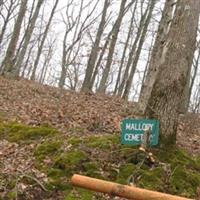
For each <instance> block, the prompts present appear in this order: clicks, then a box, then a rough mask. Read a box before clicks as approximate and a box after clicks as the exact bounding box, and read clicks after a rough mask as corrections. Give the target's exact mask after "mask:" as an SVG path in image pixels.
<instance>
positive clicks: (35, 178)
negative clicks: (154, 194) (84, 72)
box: [0, 77, 200, 200]
mask: <svg viewBox="0 0 200 200" xmlns="http://www.w3.org/2000/svg"><path fill="white" fill-rule="evenodd" d="M61 93H62V95H60V94H61ZM136 107H137V103H127V102H125V101H123V100H121V99H120V98H117V97H111V96H105V95H96V94H92V93H91V94H83V93H75V92H72V91H67V90H64V91H62V92H61V91H60V90H59V89H58V88H54V87H50V86H44V85H40V84H38V83H35V82H31V81H28V80H9V79H5V78H2V77H0V139H1V140H0V199H1V198H2V199H19V200H21V199H48V200H50V199H66V200H73V199H83V200H84V199H85V200H90V199H101V198H102V199H117V198H114V197H106V196H103V197H102V196H101V195H99V194H93V193H89V192H85V191H84V190H80V189H78V190H76V189H73V188H72V186H71V185H70V184H69V182H70V177H71V176H72V174H73V173H82V174H85V175H89V176H93V177H97V178H102V179H106V180H113V181H116V182H119V183H123V184H126V183H127V179H128V178H129V177H130V175H131V174H132V173H133V171H137V173H138V171H139V172H140V173H141V174H142V178H141V177H140V180H139V178H138V180H137V181H138V184H136V182H137V181H136V182H135V183H134V184H135V185H137V186H139V187H144V188H148V189H154V190H158V191H162V192H168V193H172V194H177V195H181V196H187V197H194V196H195V192H196V187H197V185H200V175H199V171H200V115H199V114H192V113H188V114H187V115H185V116H181V117H180V123H179V128H178V137H177V146H178V147H179V148H181V149H184V150H186V152H187V153H186V152H185V151H182V150H177V149H172V150H171V151H169V152H165V151H163V152H162V151H159V152H158V151H157V150H152V151H153V152H154V153H155V155H156V159H158V160H159V161H160V162H161V163H163V162H165V161H166V162H167V163H168V164H169V163H170V164H171V166H172V168H171V174H170V177H169V179H168V180H166V178H165V179H164V178H163V177H166V174H165V173H166V169H163V167H160V166H156V168H155V170H152V169H151V168H148V166H146V167H144V168H141V169H138V168H137V163H134V162H135V160H134V162H133V161H131V160H132V159H133V157H134V156H135V155H136V153H137V151H138V150H137V149H136V148H130V147H126V146H122V145H120V121H121V120H122V119H124V118H127V117H131V118H139V117H140V116H138V115H136V114H135V110H136ZM127 155H129V156H127ZM130 157H131V159H130ZM163 159H164V160H163ZM166 166H167V165H166ZM147 168H148V170H147ZM179 168H180V169H179ZM183 169H185V171H184V170H183ZM152 176H155V180H154V179H153V180H152V178H151V177H152ZM158 176H159V177H160V178H159V179H158ZM180 176H181V177H180ZM182 176H185V177H187V178H186V179H185V182H184V181H183V182H181V184H182V186H180V184H179V183H178V182H177V180H176V179H178V181H180V180H179V179H180V178H182ZM136 179H137V178H136ZM190 183H191V185H192V186H191V187H190V185H189V184H190ZM185 188H189V189H185Z"/></svg>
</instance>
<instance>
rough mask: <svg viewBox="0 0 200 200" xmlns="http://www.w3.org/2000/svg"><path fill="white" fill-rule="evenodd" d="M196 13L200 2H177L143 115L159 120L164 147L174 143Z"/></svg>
mask: <svg viewBox="0 0 200 200" xmlns="http://www.w3.org/2000/svg"><path fill="white" fill-rule="evenodd" d="M199 13H200V1H199V0H195V1H191V0H179V1H178V3H177V6H176V10H175V14H174V19H173V21H172V24H171V27H170V30H169V33H168V37H167V44H168V45H167V46H166V47H165V54H164V59H163V58H161V59H163V61H162V62H160V61H159V60H158V61H157V62H159V67H158V74H157V77H156V79H155V82H154V85H153V89H152V92H151V96H150V99H149V100H148V105H147V108H146V110H145V115H146V117H149V118H155V119H159V120H160V124H161V127H160V139H161V141H160V142H161V144H162V145H163V146H167V145H169V144H173V143H175V141H176V130H177V125H178V117H179V114H180V108H181V103H182V100H183V98H184V89H185V86H186V84H187V78H188V77H187V76H188V75H189V73H188V72H190V68H191V65H192V61H193V56H194V51H195V46H196V38H197V28H198V22H199Z"/></svg>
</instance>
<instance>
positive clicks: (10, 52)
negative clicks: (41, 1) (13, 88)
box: [2, 0, 28, 76]
mask: <svg viewBox="0 0 200 200" xmlns="http://www.w3.org/2000/svg"><path fill="white" fill-rule="evenodd" d="M27 2H28V0H21V4H20V9H19V14H18V16H17V20H16V22H15V25H14V30H13V34H12V37H11V40H10V42H9V45H8V48H7V51H6V56H5V59H4V61H3V63H2V69H3V72H2V74H4V75H5V74H7V75H9V76H13V67H14V63H15V61H14V57H15V51H16V46H17V42H18V39H19V35H20V30H21V25H22V21H23V18H24V16H25V13H26V6H27Z"/></svg>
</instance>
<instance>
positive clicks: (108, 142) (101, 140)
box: [84, 135, 120, 150]
mask: <svg viewBox="0 0 200 200" xmlns="http://www.w3.org/2000/svg"><path fill="white" fill-rule="evenodd" d="M119 143H120V141H119V136H118V135H106V136H102V135H100V136H90V137H88V138H86V139H85V140H84V144H86V145H87V146H88V147H91V148H99V149H104V150H106V149H111V148H112V146H113V145H115V144H119Z"/></svg>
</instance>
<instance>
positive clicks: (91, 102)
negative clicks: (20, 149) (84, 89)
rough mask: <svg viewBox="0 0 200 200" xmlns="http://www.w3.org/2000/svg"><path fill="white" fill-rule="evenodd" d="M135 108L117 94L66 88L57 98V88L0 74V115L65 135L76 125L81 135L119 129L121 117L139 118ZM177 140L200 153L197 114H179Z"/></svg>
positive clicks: (111, 131) (75, 127)
mask: <svg viewBox="0 0 200 200" xmlns="http://www.w3.org/2000/svg"><path fill="white" fill-rule="evenodd" d="M136 108H137V104H136V103H127V102H125V101H123V100H122V99H120V98H117V97H109V96H105V95H94V94H83V93H75V92H72V91H68V90H64V91H63V92H62V95H61V98H60V91H59V89H58V88H54V87H50V86H44V85H40V84H38V83H35V82H32V81H28V80H20V81H19V80H8V79H5V78H3V77H0V117H2V118H4V119H7V120H16V121H18V122H22V123H24V124H27V125H33V126H39V125H42V124H49V125H51V126H53V127H55V128H57V129H58V130H60V131H62V132H64V133H66V134H72V133H73V129H78V128H80V129H81V132H84V134H98V133H100V134H103V133H116V132H120V129H119V123H120V120H121V119H123V118H126V117H132V118H134V117H139V116H137V115H136V114H135V113H134V110H135V109H136ZM77 134H78V133H77V132H76V135H77ZM81 134H82V133H81ZM177 143H178V145H179V146H180V147H182V148H186V149H187V150H188V151H189V152H190V153H192V154H200V114H187V115H185V116H182V117H181V119H180V125H179V129H178V141H177Z"/></svg>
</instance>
